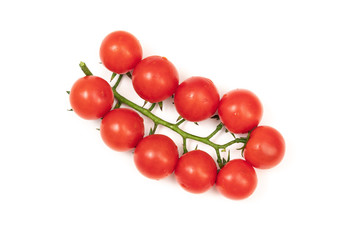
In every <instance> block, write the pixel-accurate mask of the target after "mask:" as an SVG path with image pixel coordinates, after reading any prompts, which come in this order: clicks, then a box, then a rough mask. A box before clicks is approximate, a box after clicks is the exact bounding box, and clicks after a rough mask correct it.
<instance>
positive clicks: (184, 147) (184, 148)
mask: <svg viewBox="0 0 360 240" xmlns="http://www.w3.org/2000/svg"><path fill="white" fill-rule="evenodd" d="M187 152H188V150H187V147H186V138H185V137H183V154H185V153H187Z"/></svg>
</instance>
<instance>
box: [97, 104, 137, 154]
mask: <svg viewBox="0 0 360 240" xmlns="http://www.w3.org/2000/svg"><path fill="white" fill-rule="evenodd" d="M100 134H101V137H102V139H103V141H104V142H105V144H106V145H107V146H109V147H110V148H111V149H113V150H115V151H128V150H130V149H132V148H134V147H136V145H137V144H138V142H139V141H140V140H141V139H142V138H143V137H144V120H143V119H142V118H141V117H140V116H139V114H137V113H136V112H135V111H134V110H131V109H127V108H117V109H114V110H112V111H110V112H109V113H108V114H106V115H105V117H104V118H103V120H102V121H101V125H100Z"/></svg>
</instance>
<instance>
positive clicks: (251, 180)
mask: <svg viewBox="0 0 360 240" xmlns="http://www.w3.org/2000/svg"><path fill="white" fill-rule="evenodd" d="M256 185H257V177H256V172H255V170H254V168H253V167H252V166H251V165H250V164H249V163H248V162H246V161H244V160H242V159H235V160H231V161H229V162H228V163H227V164H226V165H225V166H224V167H223V168H222V169H220V171H219V173H218V175H217V179H216V188H217V190H218V191H219V192H220V193H221V194H222V195H224V196H225V197H227V198H230V199H233V200H240V199H244V198H247V197H249V196H250V195H251V194H252V193H253V192H254V190H255V188H256Z"/></svg>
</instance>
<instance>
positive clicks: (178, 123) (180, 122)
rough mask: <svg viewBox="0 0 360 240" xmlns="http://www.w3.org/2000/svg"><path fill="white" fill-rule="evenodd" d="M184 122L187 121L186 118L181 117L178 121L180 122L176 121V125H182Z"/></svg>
mask: <svg viewBox="0 0 360 240" xmlns="http://www.w3.org/2000/svg"><path fill="white" fill-rule="evenodd" d="M183 122H185V119H184V118H183V119H181V120H180V121H178V122H177V123H176V125H178V126H180V124H182V123H183Z"/></svg>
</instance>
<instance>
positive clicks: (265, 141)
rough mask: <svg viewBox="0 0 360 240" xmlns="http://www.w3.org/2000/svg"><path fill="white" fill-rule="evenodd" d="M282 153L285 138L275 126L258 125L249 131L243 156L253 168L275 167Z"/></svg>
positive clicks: (283, 151)
mask: <svg viewBox="0 0 360 240" xmlns="http://www.w3.org/2000/svg"><path fill="white" fill-rule="evenodd" d="M284 155H285V140H284V138H283V136H282V135H281V134H280V133H279V132H278V131H277V130H276V129H275V128H272V127H269V126H259V127H257V128H255V129H254V130H253V131H252V132H251V133H250V138H249V141H248V142H247V144H246V146H245V150H244V157H245V160H246V161H248V162H249V163H250V164H251V165H253V166H254V167H255V168H260V169H269V168H272V167H275V166H276V165H278V164H279V163H280V162H281V160H282V159H283V157H284Z"/></svg>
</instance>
